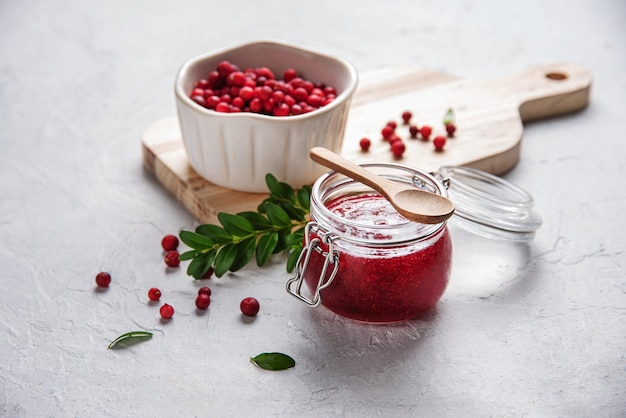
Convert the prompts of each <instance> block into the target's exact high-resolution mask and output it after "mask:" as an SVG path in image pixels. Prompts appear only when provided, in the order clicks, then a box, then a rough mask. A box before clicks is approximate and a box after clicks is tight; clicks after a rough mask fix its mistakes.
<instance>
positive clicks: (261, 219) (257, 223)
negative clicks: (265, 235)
mask: <svg viewBox="0 0 626 418" xmlns="http://www.w3.org/2000/svg"><path fill="white" fill-rule="evenodd" d="M238 215H239V216H241V217H243V218H246V219H247V220H248V222H250V223H251V224H252V225H253V226H254V229H255V230H257V231H261V230H265V229H270V228H271V227H272V223H271V222H270V221H269V219H267V218H266V217H265V216H263V215H261V214H260V213H258V212H240V213H238Z"/></svg>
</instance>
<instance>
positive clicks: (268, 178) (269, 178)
mask: <svg viewBox="0 0 626 418" xmlns="http://www.w3.org/2000/svg"><path fill="white" fill-rule="evenodd" d="M265 184H267V188H268V189H269V191H270V194H271V195H274V196H275V197H277V198H281V199H286V198H287V196H286V195H284V194H283V193H284V189H283V188H282V187H281V186H280V182H279V181H278V180H277V179H276V177H274V175H273V174H271V173H268V174H266V175H265Z"/></svg>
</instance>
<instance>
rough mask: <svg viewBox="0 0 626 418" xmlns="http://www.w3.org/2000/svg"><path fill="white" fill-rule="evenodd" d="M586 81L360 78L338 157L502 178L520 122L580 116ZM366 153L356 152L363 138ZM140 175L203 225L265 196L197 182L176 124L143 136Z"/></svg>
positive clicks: (395, 73)
mask: <svg viewBox="0 0 626 418" xmlns="http://www.w3.org/2000/svg"><path fill="white" fill-rule="evenodd" d="M591 81H592V78H591V74H590V73H589V71H587V70H586V69H584V68H581V67H577V66H574V65H570V64H554V65H543V66H538V67H532V68H529V69H527V70H525V71H523V72H521V73H518V74H515V75H512V76H508V77H502V78H499V79H495V80H463V79H459V78H457V77H453V76H450V75H446V74H441V73H438V72H434V71H428V70H417V69H384V70H380V71H375V72H370V73H366V74H363V75H361V76H360V80H359V86H358V87H357V90H356V92H355V94H354V97H353V100H352V105H351V109H350V114H349V118H348V123H347V127H346V134H345V139H344V145H343V150H342V155H343V156H344V157H346V158H348V159H351V160H353V161H357V162H365V161H382V162H386V161H389V162H392V161H393V162H398V163H402V164H406V165H410V166H413V167H416V168H419V169H422V170H426V171H434V170H437V169H438V168H439V167H441V166H444V165H465V166H470V167H473V168H477V169H480V170H483V171H486V172H489V173H492V174H496V175H499V174H502V173H505V172H506V171H508V170H510V169H511V168H513V167H514V166H515V164H516V163H517V161H518V160H519V155H520V148H521V147H520V146H521V139H522V133H523V125H522V122H527V121H530V120H533V119H539V118H546V117H551V116H557V115H560V114H565V113H570V112H575V111H578V110H580V109H583V108H584V107H585V106H586V105H587V104H588V102H589V92H590V88H591ZM449 108H452V109H453V110H454V113H455V117H456V125H457V131H456V133H455V136H454V138H450V139H448V142H447V144H446V147H445V150H444V151H443V152H436V151H435V150H434V146H433V145H432V138H433V137H434V136H435V135H438V134H442V135H445V129H444V126H443V118H444V115H445V113H446V111H447V109H449ZM405 110H410V111H411V112H412V113H413V119H412V123H416V124H417V125H418V126H422V125H430V126H431V127H433V134H432V136H431V141H423V140H420V139H409V134H408V127H407V126H406V125H402V123H401V122H402V121H401V114H402V112H403V111H405ZM390 120H395V121H396V122H398V129H397V130H396V131H397V133H398V134H399V135H400V136H401V137H402V138H403V139H404V142H405V144H406V147H407V149H406V152H405V154H404V156H403V158H402V159H399V160H397V159H395V158H394V157H393V155H392V154H391V152H390V150H389V144H388V143H387V142H384V141H383V140H382V139H381V135H380V131H381V129H382V128H383V127H384V125H385V124H386V123H387V122H388V121H390ZM364 136H366V137H369V138H370V139H371V141H372V147H371V148H370V151H369V152H367V153H364V152H362V151H361V149H360V147H359V140H360V139H361V138H362V137H364ZM142 145H143V162H144V165H145V167H146V168H147V169H148V170H149V171H150V172H152V173H153V174H154V175H155V176H156V178H157V179H158V180H159V181H160V182H161V183H162V184H163V185H164V186H165V187H166V188H167V190H169V191H170V192H171V193H172V194H173V195H174V196H176V198H177V199H178V200H179V201H180V202H181V203H182V204H183V205H184V206H185V207H186V208H187V209H188V210H189V211H190V212H191V213H192V214H193V215H194V216H195V217H196V218H197V219H198V221H200V222H202V223H215V222H216V219H217V218H216V216H217V214H218V213H219V212H228V213H237V212H241V211H244V210H255V209H256V207H257V205H258V204H259V203H260V202H261V201H262V200H263V199H264V198H265V195H264V194H254V193H242V192H236V191H233V190H230V189H225V188H222V187H219V186H216V185H214V184H211V183H209V182H208V181H206V180H204V179H203V178H201V177H200V176H199V175H198V174H197V173H196V172H195V171H194V170H193V168H191V166H190V165H189V163H188V161H187V155H186V152H185V148H184V146H183V143H182V139H181V134H180V129H179V126H178V121H177V118H176V117H171V118H167V119H163V120H159V121H157V122H155V123H154V124H153V125H152V126H150V127H148V129H146V130H145V132H144V133H143V138H142Z"/></svg>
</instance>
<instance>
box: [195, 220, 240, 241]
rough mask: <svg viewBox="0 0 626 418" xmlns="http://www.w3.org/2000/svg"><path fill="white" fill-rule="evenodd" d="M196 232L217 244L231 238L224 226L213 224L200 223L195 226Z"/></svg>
mask: <svg viewBox="0 0 626 418" xmlns="http://www.w3.org/2000/svg"><path fill="white" fill-rule="evenodd" d="M196 232H197V233H198V234H200V235H204V236H205V237H207V238H209V239H210V240H212V241H215V242H216V243H218V244H226V243H228V242H231V241H232V239H233V237H232V235H231V234H229V233H228V232H227V231H226V230H225V229H224V228H222V227H220V226H217V225H213V224H202V225H200V226H198V227H197V228H196Z"/></svg>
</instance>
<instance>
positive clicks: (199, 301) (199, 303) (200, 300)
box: [196, 293, 211, 310]
mask: <svg viewBox="0 0 626 418" xmlns="http://www.w3.org/2000/svg"><path fill="white" fill-rule="evenodd" d="M210 304H211V297H210V296H209V295H207V294H206V293H201V294H199V295H198V297H197V298H196V308H198V309H201V310H205V309H207V308H208V307H209V305H210Z"/></svg>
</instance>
